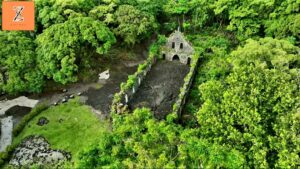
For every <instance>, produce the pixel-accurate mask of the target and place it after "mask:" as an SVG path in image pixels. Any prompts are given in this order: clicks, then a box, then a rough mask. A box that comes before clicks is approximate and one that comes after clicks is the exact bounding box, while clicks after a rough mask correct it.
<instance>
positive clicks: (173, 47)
mask: <svg viewBox="0 0 300 169" xmlns="http://www.w3.org/2000/svg"><path fill="white" fill-rule="evenodd" d="M160 54H161V55H162V58H163V59H166V60H168V61H174V60H179V61H180V62H181V63H183V64H187V65H191V68H190V71H189V73H188V74H187V75H186V78H185V82H184V85H183V86H182V89H183V91H181V92H180V94H179V96H178V98H177V101H176V102H175V105H176V106H175V107H174V108H173V112H172V113H175V114H177V115H178V117H179V118H180V116H181V111H182V109H183V106H184V105H185V102H186V98H187V95H188V93H189V90H190V88H191V85H192V81H193V78H194V75H195V72H196V67H197V65H198V61H199V57H194V54H195V51H194V49H193V47H192V45H191V44H190V43H189V42H188V41H187V40H186V39H185V37H184V35H183V34H182V33H181V32H180V31H175V32H174V33H172V34H171V35H170V37H169V38H168V39H167V43H166V45H165V46H163V47H162V48H161V52H160ZM192 59H195V60H192ZM155 63H156V58H154V60H153V61H152V62H151V64H149V65H148V67H147V69H145V70H144V71H143V72H142V73H140V74H139V75H138V78H137V81H136V82H135V85H134V86H133V87H132V89H128V90H126V91H123V92H122V91H121V92H120V93H119V96H120V97H121V100H120V101H119V102H117V103H116V102H115V103H113V105H112V107H115V110H116V112H117V113H122V112H123V110H126V108H125V109H123V107H124V106H125V107H126V105H127V104H128V102H129V101H130V100H131V99H132V98H133V97H134V94H135V93H136V91H137V90H138V88H139V86H140V84H141V83H142V81H143V80H144V79H145V77H146V76H147V74H148V72H149V71H151V68H152V66H153V65H154V64H155ZM192 63H194V64H192ZM170 113H171V112H170Z"/></svg>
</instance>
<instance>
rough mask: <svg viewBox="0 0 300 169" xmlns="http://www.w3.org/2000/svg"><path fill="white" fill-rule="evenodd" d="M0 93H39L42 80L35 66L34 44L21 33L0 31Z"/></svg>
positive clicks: (28, 37)
mask: <svg viewBox="0 0 300 169" xmlns="http://www.w3.org/2000/svg"><path fill="white" fill-rule="evenodd" d="M0 41H1V43H0V91H4V92H7V93H10V94H16V93H19V92H40V91H41V90H42V87H43V84H44V80H43V75H42V73H41V72H40V70H39V69H38V67H37V66H36V55H35V52H34V48H35V44H34V41H33V40H32V38H31V37H30V36H28V35H27V34H26V33H22V32H6V31H0Z"/></svg>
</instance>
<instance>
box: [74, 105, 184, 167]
mask: <svg viewBox="0 0 300 169" xmlns="http://www.w3.org/2000/svg"><path fill="white" fill-rule="evenodd" d="M117 116H118V117H116V118H114V121H113V124H114V125H113V126H114V128H113V132H112V133H107V135H106V136H105V137H102V138H101V141H100V142H99V144H97V145H95V146H93V147H91V148H90V150H89V151H86V152H85V153H83V154H81V156H80V160H81V161H80V163H79V164H78V168H91V167H92V168H97V167H105V168H170V167H172V168H174V167H175V162H174V160H172V159H173V158H174V157H176V144H177V143H178V138H176V133H177V132H176V126H174V125H172V126H171V125H167V124H166V123H165V122H159V121H157V120H155V119H154V117H153V115H152V113H151V112H150V111H149V110H148V109H137V110H135V111H134V112H133V114H130V115H117ZM99 157H100V158H99Z"/></svg>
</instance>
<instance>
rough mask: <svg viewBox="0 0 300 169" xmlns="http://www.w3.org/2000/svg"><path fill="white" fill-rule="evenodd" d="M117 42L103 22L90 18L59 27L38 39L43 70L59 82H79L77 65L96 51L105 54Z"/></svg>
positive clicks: (47, 31)
mask: <svg viewBox="0 0 300 169" xmlns="http://www.w3.org/2000/svg"><path fill="white" fill-rule="evenodd" d="M115 41H116V40H115V37H114V35H113V33H112V32H111V31H110V30H109V29H108V28H107V27H106V26H105V25H104V24H103V23H101V22H97V21H95V20H94V19H92V18H89V17H77V18H74V19H70V20H68V21H66V22H64V23H61V24H55V25H53V26H51V27H50V28H48V29H47V30H46V31H44V32H43V33H42V34H40V35H39V36H38V37H37V45H38V47H37V54H38V63H39V67H40V68H41V70H42V72H43V73H44V74H45V75H46V76H47V77H48V78H53V79H54V80H55V81H57V82H61V83H63V84H66V83H67V82H75V81H76V80H77V78H76V74H75V72H77V71H78V66H77V64H76V62H79V63H80V62H81V61H83V60H84V59H85V58H87V57H90V56H93V51H96V52H97V53H98V54H104V53H105V52H107V51H108V50H109V49H110V47H111V45H112V44H114V43H115Z"/></svg>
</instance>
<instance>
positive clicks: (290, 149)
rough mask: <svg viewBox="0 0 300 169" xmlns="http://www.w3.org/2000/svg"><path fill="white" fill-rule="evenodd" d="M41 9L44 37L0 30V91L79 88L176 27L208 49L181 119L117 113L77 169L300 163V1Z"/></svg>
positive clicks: (99, 3)
mask: <svg viewBox="0 0 300 169" xmlns="http://www.w3.org/2000/svg"><path fill="white" fill-rule="evenodd" d="M35 4H36V30H35V31H32V32H9V31H0V42H1V43H0V92H1V93H2V92H5V93H10V94H17V93H20V92H30V93H31V92H41V91H42V89H43V86H44V84H45V83H46V82H47V81H45V79H47V80H50V81H52V80H53V81H55V82H58V83H61V84H64V85H65V84H68V83H71V82H76V81H77V80H78V75H80V73H82V72H81V70H83V69H85V70H89V69H90V68H91V62H92V61H93V58H96V57H101V56H103V54H106V53H107V52H109V50H110V49H111V48H112V46H113V45H114V44H115V45H116V46H117V47H122V48H124V47H125V49H128V48H130V47H134V45H140V43H141V42H143V40H148V39H149V38H150V37H155V36H151V35H153V34H157V33H161V34H166V35H168V34H170V33H171V32H173V31H174V29H177V28H178V27H179V28H180V30H181V31H182V32H184V34H185V35H187V36H186V37H187V38H188V39H189V40H190V41H191V42H192V44H193V46H194V48H195V50H196V51H197V53H200V54H201V61H200V65H199V66H198V67H197V73H196V76H195V78H194V81H193V87H192V89H191V90H190V92H189V96H188V98H187V103H186V105H185V107H184V112H183V116H182V117H180V118H181V119H180V120H179V121H180V123H175V122H169V121H167V120H161V121H158V120H157V119H155V118H154V116H153V115H152V113H151V112H150V110H148V109H145V108H143V109H137V110H135V111H133V112H129V113H125V114H122V115H116V114H113V116H112V130H111V131H107V132H106V133H105V134H104V135H103V137H101V138H99V141H98V143H97V144H94V145H91V147H90V149H89V150H86V151H85V152H82V153H81V155H80V159H78V163H76V166H77V167H78V168H91V167H94V168H103V167H104V168H299V166H300V157H299V156H300V146H299V145H300V133H299V131H300V112H299V111H300V87H299V86H300V78H299V77H300V48H299V44H300V14H299V12H300V1H299V0H285V1H282V0H243V1H240V0H36V1H35ZM1 5H2V4H1V3H0V7H1ZM1 14H2V13H1V11H0V17H1ZM0 25H1V22H0ZM108 57H109V56H108ZM97 63H98V62H97Z"/></svg>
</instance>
